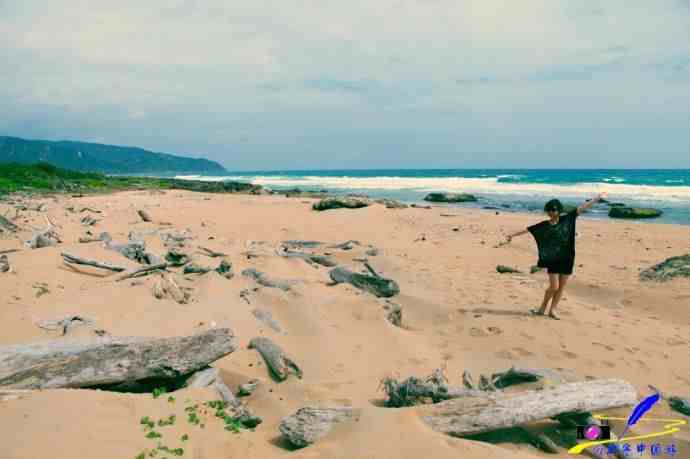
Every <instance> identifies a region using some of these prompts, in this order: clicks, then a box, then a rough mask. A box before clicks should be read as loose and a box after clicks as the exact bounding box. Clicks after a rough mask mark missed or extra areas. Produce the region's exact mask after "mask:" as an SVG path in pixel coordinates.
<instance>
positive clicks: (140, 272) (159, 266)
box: [115, 263, 168, 281]
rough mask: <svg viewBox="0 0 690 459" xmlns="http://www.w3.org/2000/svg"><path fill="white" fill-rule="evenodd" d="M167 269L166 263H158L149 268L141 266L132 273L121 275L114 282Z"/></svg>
mask: <svg viewBox="0 0 690 459" xmlns="http://www.w3.org/2000/svg"><path fill="white" fill-rule="evenodd" d="M167 267H168V264H167V263H158V264H155V265H150V266H143V267H141V268H137V269H135V270H134V271H129V272H126V273H122V274H121V275H120V276H118V277H117V278H116V279H115V280H116V281H123V280H126V279H131V278H133V277H139V276H145V275H147V274H150V273H152V272H154V271H158V270H161V269H165V268H167Z"/></svg>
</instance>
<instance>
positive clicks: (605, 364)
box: [601, 360, 616, 368]
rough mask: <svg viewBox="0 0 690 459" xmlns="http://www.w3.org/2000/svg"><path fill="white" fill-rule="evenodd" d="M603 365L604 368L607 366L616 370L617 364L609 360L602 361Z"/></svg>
mask: <svg viewBox="0 0 690 459" xmlns="http://www.w3.org/2000/svg"><path fill="white" fill-rule="evenodd" d="M601 364H602V365H604V366H607V367H609V368H614V367H615V366H616V364H615V363H613V362H609V361H608V360H602V361H601Z"/></svg>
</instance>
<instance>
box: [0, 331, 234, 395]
mask: <svg viewBox="0 0 690 459" xmlns="http://www.w3.org/2000/svg"><path fill="white" fill-rule="evenodd" d="M233 338H234V336H233V334H232V332H231V331H230V330H229V329H227V328H216V329H213V330H210V331H207V332H204V333H200V334H197V335H192V336H184V337H175V338H142V337H134V338H131V337H128V338H112V337H106V338H95V339H92V340H88V341H75V340H71V341H53V342H44V343H36V344H23V345H14V346H3V347H0V386H7V387H10V388H16V389H47V388H60V387H70V388H75V387H91V386H99V385H104V384H114V383H122V382H129V381H139V380H143V379H146V378H153V377H156V378H176V377H179V376H182V375H185V374H188V373H191V372H193V371H196V370H198V369H200V368H204V367H206V366H208V364H210V363H211V362H214V361H216V360H218V359H220V358H221V357H223V356H225V355H228V354H230V353H231V352H233V351H234V350H235V344H234V342H233Z"/></svg>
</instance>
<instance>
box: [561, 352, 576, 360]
mask: <svg viewBox="0 0 690 459" xmlns="http://www.w3.org/2000/svg"><path fill="white" fill-rule="evenodd" d="M561 354H563V355H564V356H565V357H567V358H569V359H576V358H577V354H576V353H574V352H570V351H561Z"/></svg>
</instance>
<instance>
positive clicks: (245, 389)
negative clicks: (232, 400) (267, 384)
mask: <svg viewBox="0 0 690 459" xmlns="http://www.w3.org/2000/svg"><path fill="white" fill-rule="evenodd" d="M257 387H259V380H258V379H251V380H249V381H247V382H246V383H244V384H240V387H239V390H238V391H237V396H238V397H247V396H248V395H252V394H253V393H254V391H255V390H256V388H257Z"/></svg>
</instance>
